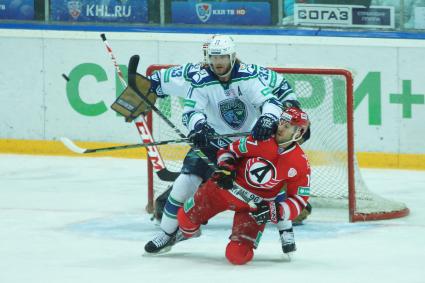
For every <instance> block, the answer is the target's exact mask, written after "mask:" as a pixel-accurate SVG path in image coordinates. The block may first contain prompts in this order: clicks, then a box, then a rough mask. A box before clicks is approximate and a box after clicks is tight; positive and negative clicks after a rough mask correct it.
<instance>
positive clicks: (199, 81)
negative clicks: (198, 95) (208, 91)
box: [192, 69, 217, 87]
mask: <svg viewBox="0 0 425 283" xmlns="http://www.w3.org/2000/svg"><path fill="white" fill-rule="evenodd" d="M216 80H217V79H216V78H215V77H214V76H212V75H210V74H209V73H208V71H207V70H206V69H201V70H200V71H198V72H196V73H194V74H193V76H192V85H193V86H194V87H197V86H202V85H204V84H206V83H210V82H212V81H216Z"/></svg>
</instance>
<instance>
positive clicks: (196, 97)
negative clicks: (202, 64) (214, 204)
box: [145, 36, 296, 253]
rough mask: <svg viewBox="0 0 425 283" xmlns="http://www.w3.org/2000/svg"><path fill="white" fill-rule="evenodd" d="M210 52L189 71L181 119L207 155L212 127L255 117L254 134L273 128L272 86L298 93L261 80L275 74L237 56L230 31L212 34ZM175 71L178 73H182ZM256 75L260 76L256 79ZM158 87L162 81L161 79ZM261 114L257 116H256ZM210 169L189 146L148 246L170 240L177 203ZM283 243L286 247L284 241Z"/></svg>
mask: <svg viewBox="0 0 425 283" xmlns="http://www.w3.org/2000/svg"><path fill="white" fill-rule="evenodd" d="M208 53H209V59H210V62H209V63H210V64H209V66H208V67H206V68H204V69H202V68H201V70H200V71H199V72H197V73H196V74H194V75H193V76H192V85H191V88H190V90H189V94H188V96H187V99H186V102H185V105H186V107H185V113H184V117H183V121H184V124H185V125H186V126H187V127H188V129H189V131H190V133H191V135H190V136H191V139H192V141H193V142H194V143H195V145H197V146H198V147H200V148H203V151H205V153H206V155H207V156H208V157H209V158H210V159H212V160H215V154H216V149H213V150H210V149H208V148H205V146H208V145H209V144H210V142H211V141H213V144H214V138H213V135H214V134H215V133H220V134H225V133H233V132H238V131H242V132H243V131H249V130H251V128H252V125H254V123H255V125H254V128H253V129H252V134H253V136H254V137H255V138H257V139H260V140H262V139H267V138H269V137H271V135H272V134H273V132H274V130H275V127H276V123H275V122H276V121H277V117H279V115H280V114H279V113H280V112H281V103H280V102H279V100H278V99H277V98H276V96H275V95H273V92H275V93H279V90H280V94H281V98H282V99H283V100H284V99H285V98H292V97H293V98H296V97H295V95H294V94H293V92H292V89H291V88H290V86H289V84H288V83H287V82H286V80H284V79H283V80H281V81H280V84H279V85H277V87H276V85H274V86H275V90H274V89H271V88H269V87H268V84H267V83H264V82H267V80H269V81H273V82H276V81H277V80H276V76H275V77H273V73H269V72H268V70H267V69H263V68H261V69H258V68H257V66H255V65H247V64H243V63H241V62H239V61H238V60H236V52H235V48H234V43H233V40H232V39H231V38H229V37H228V36H216V37H214V38H213V39H212V42H211V44H210V46H209V48H208ZM177 70H179V69H177ZM180 70H183V68H180ZM260 72H261V74H260ZM177 74H178V75H181V73H180V74H179V73H177ZM269 74H270V76H268V75H269ZM163 75H164V74H163ZM259 76H260V77H261V78H262V80H258V77H259ZM158 79H159V80H158V81H159V82H161V81H160V80H161V76H158ZM168 81H169V80H168ZM159 87H163V84H160V85H159ZM157 90H160V91H159V92H161V91H162V93H164V94H166V93H165V92H164V89H159V88H158V87H157ZM291 95H292V96H291ZM294 100H295V99H294ZM295 101H296V100H295ZM259 114H261V116H260V118H259V119H258V121H257V122H256V120H257V118H258V115H259ZM207 117H208V118H207ZM215 143H216V142H215ZM211 173H212V172H211V169H210V168H208V166H207V165H206V164H205V163H204V162H203V161H201V160H200V159H199V158H197V156H196V155H195V154H194V153H193V152H189V154H188V155H187V157H186V158H185V161H184V165H183V169H182V174H181V175H180V176H179V178H178V179H177V180H176V182H175V183H174V185H173V190H172V193H171V194H170V196H169V198H168V200H167V203H166V205H165V209H164V215H163V219H162V222H161V229H162V230H163V231H161V233H160V234H158V235H157V236H156V237H155V238H154V239H153V240H152V241H149V242H148V243H147V244H146V246H145V250H146V252H148V253H158V252H161V251H164V250H165V249H166V248H169V247H170V246H171V245H172V244H173V242H174V241H175V234H176V229H177V221H176V213H177V209H178V208H179V207H180V206H181V205H182V203H183V202H184V201H185V200H186V199H187V198H188V197H189V196H191V195H192V194H193V193H194V191H195V190H196V189H197V188H198V186H199V185H200V184H201V182H202V181H203V180H206V179H207V178H208V177H209V176H210V175H211ZM280 228H281V227H280ZM280 230H282V231H283V230H286V231H288V232H289V233H290V234H292V230H291V227H288V226H287V227H282V229H280ZM289 230H290V231H289ZM292 235H293V234H292ZM283 236H285V235H282V237H283ZM286 248H288V247H286ZM283 249H284V252H286V251H285V247H283ZM289 249H290V251H293V250H294V249H295V243H294V242H293V241H292V247H289Z"/></svg>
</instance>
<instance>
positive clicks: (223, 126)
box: [182, 64, 282, 134]
mask: <svg viewBox="0 0 425 283" xmlns="http://www.w3.org/2000/svg"><path fill="white" fill-rule="evenodd" d="M258 74H259V73H258V68H257V66H256V65H247V64H235V66H234V69H233V71H232V79H231V80H230V82H229V83H221V82H220V81H219V80H218V79H217V77H216V76H215V75H214V74H213V73H212V71H211V70H210V69H209V68H203V69H201V70H200V71H199V72H197V73H196V74H194V75H193V76H192V85H191V87H190V89H189V92H188V95H187V96H186V99H185V103H184V109H183V117H182V119H183V124H184V125H185V126H186V127H187V128H188V130H189V131H192V130H193V129H194V126H195V125H196V123H197V122H199V121H201V120H204V119H206V120H207V122H208V124H209V125H210V126H212V127H213V128H214V129H215V131H216V132H217V133H219V134H228V133H234V132H249V131H251V129H252V127H253V125H254V123H255V122H256V120H257V118H258V117H259V116H260V115H261V114H265V113H270V114H272V115H274V116H276V117H280V114H281V112H282V108H281V103H280V102H279V101H278V100H277V98H276V96H275V95H274V94H273V90H272V89H271V88H270V87H268V86H266V85H264V83H263V82H262V81H261V80H260V79H259V78H258V76H259V75H258Z"/></svg>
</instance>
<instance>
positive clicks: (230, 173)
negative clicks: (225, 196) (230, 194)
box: [212, 158, 236, 190]
mask: <svg viewBox="0 0 425 283" xmlns="http://www.w3.org/2000/svg"><path fill="white" fill-rule="evenodd" d="M217 166H218V169H217V170H215V171H214V174H213V175H212V178H213V179H214V180H215V182H216V183H217V185H219V186H220V187H221V188H223V189H225V190H231V189H232V188H233V181H235V179H236V166H235V159H233V158H229V159H226V160H224V161H221V162H219V163H218V164H217Z"/></svg>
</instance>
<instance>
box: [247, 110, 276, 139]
mask: <svg viewBox="0 0 425 283" xmlns="http://www.w3.org/2000/svg"><path fill="white" fill-rule="evenodd" d="M277 123H278V118H277V117H276V116H274V115H273V114H264V115H262V116H260V118H258V120H257V123H255V125H254V128H252V131H251V135H252V137H253V138H254V139H256V140H260V141H262V140H266V139H269V138H271V137H272V135H274V134H275V133H276V130H277Z"/></svg>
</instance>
